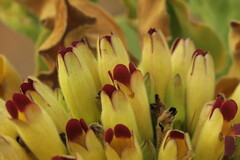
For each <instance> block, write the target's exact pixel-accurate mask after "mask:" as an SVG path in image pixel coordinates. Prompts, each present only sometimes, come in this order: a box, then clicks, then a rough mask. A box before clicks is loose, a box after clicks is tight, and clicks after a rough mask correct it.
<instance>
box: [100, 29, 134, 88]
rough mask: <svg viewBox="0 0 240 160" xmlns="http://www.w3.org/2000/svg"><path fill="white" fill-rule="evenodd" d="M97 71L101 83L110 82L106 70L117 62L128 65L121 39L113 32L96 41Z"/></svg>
mask: <svg viewBox="0 0 240 160" xmlns="http://www.w3.org/2000/svg"><path fill="white" fill-rule="evenodd" d="M97 54H98V71H99V77H100V80H101V83H102V85H104V84H109V83H111V79H110V77H109V75H108V71H112V70H113V68H114V67H115V66H116V65H117V64H125V65H128V63H129V57H128V54H127V51H126V49H125V48H124V46H123V44H122V42H121V40H120V39H119V37H118V36H117V35H115V34H111V36H104V37H102V38H99V39H98V42H97Z"/></svg>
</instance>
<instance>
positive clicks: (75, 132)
mask: <svg viewBox="0 0 240 160" xmlns="http://www.w3.org/2000/svg"><path fill="white" fill-rule="evenodd" d="M66 133H67V137H68V140H69V141H74V140H75V139H76V138H78V137H79V136H80V135H82V125H81V123H80V122H79V121H78V120H77V119H70V120H69V121H68V123H67V125H66Z"/></svg>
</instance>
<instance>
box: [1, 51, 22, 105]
mask: <svg viewBox="0 0 240 160" xmlns="http://www.w3.org/2000/svg"><path fill="white" fill-rule="evenodd" d="M20 83H21V78H20V75H19V74H18V73H17V71H16V70H15V69H14V68H13V66H12V65H11V64H10V63H9V62H8V60H7V59H6V58H5V57H4V56H3V55H0V97H1V98H3V99H5V100H6V99H9V98H11V96H12V94H13V93H14V92H16V91H18V88H19V85H20Z"/></svg>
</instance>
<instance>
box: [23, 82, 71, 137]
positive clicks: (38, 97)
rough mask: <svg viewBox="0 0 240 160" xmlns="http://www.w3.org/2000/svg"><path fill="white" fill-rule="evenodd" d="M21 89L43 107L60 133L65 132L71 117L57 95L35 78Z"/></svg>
mask: <svg viewBox="0 0 240 160" xmlns="http://www.w3.org/2000/svg"><path fill="white" fill-rule="evenodd" d="M20 88H21V91H22V92H23V93H24V94H26V95H29V96H30V97H31V98H32V100H33V101H34V102H35V103H36V104H37V105H38V106H39V107H42V108H43V109H44V110H45V111H46V112H47V113H48V114H49V116H50V117H51V118H52V119H53V121H54V123H55V125H56V127H57V129H58V131H59V132H64V131H65V126H66V124H67V121H68V120H69V119H70V117H71V115H70V113H68V111H67V110H66V108H65V106H64V104H61V103H60V102H59V101H58V97H57V96H58V95H56V93H54V92H53V91H52V90H51V89H50V88H49V87H48V86H46V85H45V84H43V83H41V82H40V81H39V80H37V79H35V78H33V77H31V78H28V81H27V82H24V83H22V84H21V86H20ZM60 117H61V118H60Z"/></svg>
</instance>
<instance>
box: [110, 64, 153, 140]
mask: <svg viewBox="0 0 240 160" xmlns="http://www.w3.org/2000/svg"><path fill="white" fill-rule="evenodd" d="M110 76H111V78H112V80H113V83H114V84H115V85H116V86H118V87H119V88H120V89H121V90H122V91H123V92H124V94H125V95H126V97H127V100H128V102H129V103H130V105H131V108H132V110H133V112H134V115H135V119H136V123H137V127H138V130H139V133H140V137H141V139H142V140H153V130H152V123H151V116H150V110H149V102H148V97H147V94H146V88H145V86H144V78H143V75H142V72H141V71H140V70H138V69H137V68H136V67H135V65H134V64H133V63H129V67H126V66H125V65H123V64H118V65H116V67H115V68H114V70H113V73H111V72H110ZM142 117H144V119H143V118H142Z"/></svg>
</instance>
